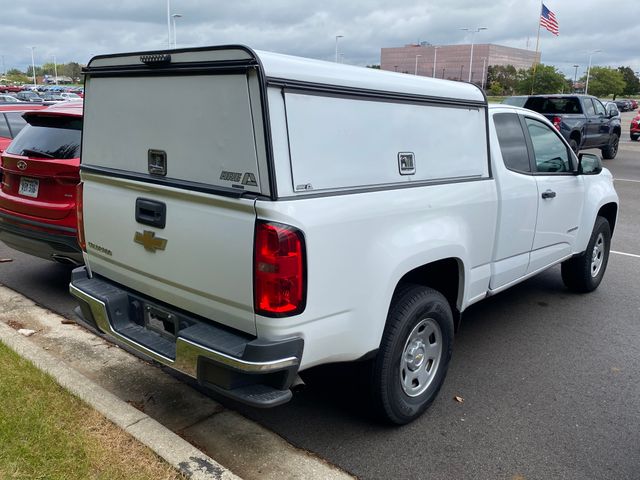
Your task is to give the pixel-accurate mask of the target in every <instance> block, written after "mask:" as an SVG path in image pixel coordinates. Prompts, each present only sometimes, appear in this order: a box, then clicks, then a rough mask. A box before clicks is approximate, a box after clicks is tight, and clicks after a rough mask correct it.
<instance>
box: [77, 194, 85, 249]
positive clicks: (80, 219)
mask: <svg viewBox="0 0 640 480" xmlns="http://www.w3.org/2000/svg"><path fill="white" fill-rule="evenodd" d="M83 185H84V184H83V183H82V182H80V183H78V186H77V187H76V221H77V222H78V245H80V248H81V249H82V251H83V252H86V251H87V244H86V242H85V239H84V216H83V214H82V190H83Z"/></svg>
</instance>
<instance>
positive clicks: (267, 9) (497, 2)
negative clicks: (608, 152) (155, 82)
mask: <svg viewBox="0 0 640 480" xmlns="http://www.w3.org/2000/svg"><path fill="white" fill-rule="evenodd" d="M545 5H546V6H547V8H549V9H550V10H552V11H553V12H554V13H555V14H556V18H557V20H558V23H559V25H560V35H559V36H558V37H554V36H553V35H551V33H549V32H547V31H546V30H544V29H542V30H541V32H540V51H541V52H542V62H543V63H545V64H552V65H555V66H556V67H558V68H559V69H560V70H561V71H562V72H563V73H565V75H567V76H569V77H572V76H573V73H574V68H573V65H574V64H578V65H580V68H579V70H578V74H579V75H580V74H581V73H583V72H584V71H586V67H587V64H588V61H589V51H593V50H596V49H601V50H602V52H601V53H596V54H594V55H593V65H602V66H612V67H618V66H620V65H624V66H630V67H631V68H632V69H633V70H634V71H638V70H640V48H639V47H638V44H639V43H640V2H639V1H638V0H616V1H613V0H545ZM614 7H615V8H614ZM171 10H172V13H180V14H182V15H183V17H182V18H178V19H177V40H178V47H189V46H205V45H220V44H231V43H242V44H245V45H248V46H250V47H252V48H255V49H260V50H269V51H275V52H280V53H287V54H292V55H300V56H304V57H311V58H317V59H323V60H333V59H334V55H335V37H336V35H344V38H341V39H340V41H339V50H340V52H341V53H342V54H343V55H344V57H343V58H344V62H345V63H349V64H354V65H367V64H378V63H380V48H382V47H397V46H403V45H405V44H409V43H416V42H418V41H427V42H430V43H432V44H435V45H448V44H458V43H469V41H470V38H469V35H468V34H467V32H464V31H461V30H460V28H462V27H472V28H475V27H487V28H488V30H486V31H482V32H480V33H478V34H477V35H476V36H475V43H495V44H500V45H507V46H511V47H518V48H527V45H528V48H530V49H532V50H534V49H535V44H536V35H537V31H538V19H539V15H540V0H491V1H489V0H446V1H435V0H431V1H429V0H423V1H416V0H412V1H408V0H393V1H381V0H340V1H338V0H330V1H321V0H316V1H307V0H263V1H259V0H235V1H226V2H222V1H205V0H171ZM0 12H2V20H3V21H2V28H0V56H2V58H3V59H4V68H5V69H6V70H8V69H10V68H18V69H20V70H23V71H24V70H25V69H26V68H27V66H28V65H30V64H31V49H30V47H31V46H34V47H35V63H36V65H41V64H43V63H49V62H52V58H53V56H54V55H55V56H56V60H57V62H58V63H68V62H71V61H75V62H78V63H81V64H86V63H87V62H88V61H89V59H90V58H91V57H92V56H93V55H98V54H105V53H115V52H129V51H142V50H155V49H164V48H166V47H167V0H133V1H121V0H103V1H100V2H97V1H95V0H93V1H87V0H57V1H55V2H51V1H44V0H18V1H11V2H10V1H9V0H0ZM0 67H1V66H0Z"/></svg>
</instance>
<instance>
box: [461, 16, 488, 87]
mask: <svg viewBox="0 0 640 480" xmlns="http://www.w3.org/2000/svg"><path fill="white" fill-rule="evenodd" d="M460 30H466V31H467V32H470V33H471V55H470V56H469V82H471V72H472V70H471V69H472V68H473V38H474V37H475V35H476V33H478V32H479V31H481V30H488V28H487V27H477V28H467V27H465V28H461V29H460ZM460 80H462V78H461V79H460Z"/></svg>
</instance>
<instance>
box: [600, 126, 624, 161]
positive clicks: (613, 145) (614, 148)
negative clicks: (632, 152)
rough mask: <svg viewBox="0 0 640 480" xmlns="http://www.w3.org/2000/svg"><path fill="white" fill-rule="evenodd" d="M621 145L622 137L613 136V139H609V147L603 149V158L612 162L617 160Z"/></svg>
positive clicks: (613, 134)
mask: <svg viewBox="0 0 640 480" xmlns="http://www.w3.org/2000/svg"><path fill="white" fill-rule="evenodd" d="M619 143H620V137H619V136H618V135H616V134H615V133H612V134H611V138H610V139H609V145H607V146H606V147H604V148H602V158H606V159H607V160H612V159H614V158H616V155H617V153H618V144H619Z"/></svg>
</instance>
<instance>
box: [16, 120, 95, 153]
mask: <svg viewBox="0 0 640 480" xmlns="http://www.w3.org/2000/svg"><path fill="white" fill-rule="evenodd" d="M27 121H28V122H29V124H28V125H27V126H26V127H25V128H24V129H23V130H22V131H21V132H20V133H19V134H18V135H17V136H16V138H15V139H14V140H13V142H12V143H11V145H9V148H7V153H12V154H14V155H22V156H26V157H34V158H57V159H71V158H78V157H79V156H80V137H81V132H82V119H81V118H78V117H62V116H60V117H51V116H30V117H29V118H28V119H27Z"/></svg>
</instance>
